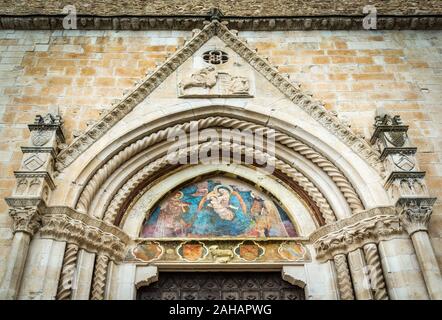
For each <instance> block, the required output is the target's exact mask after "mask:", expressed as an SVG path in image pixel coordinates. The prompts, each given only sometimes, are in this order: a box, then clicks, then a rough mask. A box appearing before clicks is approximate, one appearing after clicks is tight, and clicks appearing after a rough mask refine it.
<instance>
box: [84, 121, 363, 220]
mask: <svg viewBox="0 0 442 320" xmlns="http://www.w3.org/2000/svg"><path fill="white" fill-rule="evenodd" d="M209 127H224V128H231V129H239V130H250V131H251V132H257V131H259V132H262V133H263V134H264V135H269V134H272V136H274V137H275V141H276V142H279V143H281V144H282V145H284V146H286V147H288V148H290V149H292V150H294V151H295V152H297V153H299V154H301V155H302V156H304V157H305V158H306V159H308V160H310V161H311V162H313V163H314V164H316V165H317V166H318V167H320V168H321V169H322V170H323V171H324V172H325V173H327V175H328V176H329V177H330V178H331V179H332V180H333V182H335V183H336V186H337V187H338V188H339V190H340V191H341V192H342V194H343V196H344V197H345V199H346V200H347V202H348V204H349V206H350V208H351V209H352V211H353V212H354V213H357V212H359V211H362V210H364V206H363V204H362V202H361V200H360V198H359V196H358V194H357V193H356V191H355V189H354V188H353V186H352V185H351V183H350V182H349V181H348V180H347V178H346V177H345V176H344V174H343V173H342V172H341V171H340V170H339V169H338V168H337V167H336V166H335V165H333V164H332V163H331V162H330V161H329V160H328V159H326V158H325V157H324V156H322V155H321V154H320V153H318V152H317V151H315V150H314V149H312V148H311V147H309V146H307V145H306V144H304V143H302V142H300V141H299V140H297V139H295V138H293V137H290V136H288V135H286V134H284V133H282V132H275V131H274V130H273V129H271V128H268V127H265V126H262V125H259V124H254V123H250V122H247V121H243V120H238V119H234V118H229V117H209V118H205V119H200V120H198V121H192V122H186V123H183V124H178V125H176V126H173V127H170V128H166V129H163V130H160V131H158V132H155V133H152V134H150V135H148V136H146V137H144V138H141V139H139V140H138V141H136V142H134V143H133V144H131V145H129V146H127V147H126V148H124V149H123V150H121V151H120V152H119V153H118V154H116V155H115V156H114V157H113V158H111V159H110V160H109V161H108V162H107V163H106V164H104V166H103V167H101V168H100V169H99V170H98V171H97V172H96V174H95V175H94V176H93V177H92V178H91V180H89V182H88V184H87V185H86V187H85V188H84V189H83V192H82V193H81V195H80V198H79V201H78V204H77V209H78V210H80V211H83V212H87V209H88V207H89V204H90V203H91V201H92V199H93V197H94V196H95V195H96V193H97V192H98V190H99V188H100V186H101V185H102V184H103V182H104V181H106V179H107V178H108V177H109V176H110V175H111V174H112V173H113V172H114V171H115V170H116V169H117V168H118V167H120V166H121V165H122V164H123V163H124V162H126V161H127V160H128V159H130V158H132V157H133V156H134V155H136V154H137V153H139V152H141V151H143V150H146V149H147V148H148V147H150V146H152V145H154V144H156V143H159V142H161V141H164V140H166V139H167V137H168V136H169V135H173V134H174V133H178V132H189V131H190V130H192V129H195V128H198V129H199V130H201V129H206V128H209Z"/></svg>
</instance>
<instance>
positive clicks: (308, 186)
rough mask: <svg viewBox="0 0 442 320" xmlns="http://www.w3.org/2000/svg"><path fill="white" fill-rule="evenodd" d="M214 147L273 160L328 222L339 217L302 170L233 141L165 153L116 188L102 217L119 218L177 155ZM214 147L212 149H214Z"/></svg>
mask: <svg viewBox="0 0 442 320" xmlns="http://www.w3.org/2000/svg"><path fill="white" fill-rule="evenodd" d="M213 147H218V148H221V149H229V150H230V149H231V148H233V149H234V150H235V151H239V152H241V153H248V154H252V153H253V155H254V156H255V157H256V158H257V159H258V158H259V159H260V160H264V161H267V163H269V162H270V161H271V162H270V163H274V164H275V167H276V168H277V169H278V170H280V171H281V172H282V173H284V174H286V175H287V176H288V177H290V178H291V179H292V180H293V181H294V182H296V183H297V184H298V185H299V186H301V188H303V189H304V190H305V191H306V192H307V194H308V195H309V196H310V197H311V198H312V200H313V201H314V202H315V204H316V205H317V206H318V208H319V210H320V212H321V214H322V216H323V218H324V220H325V222H326V223H327V224H328V223H332V222H334V221H336V217H335V215H334V213H333V210H332V209H331V207H330V205H329V204H328V201H327V200H326V199H325V197H324V195H323V194H322V193H321V192H320V191H319V190H318V188H317V187H316V186H315V185H314V184H313V183H312V182H311V181H310V180H308V179H307V178H306V177H305V176H304V175H303V174H302V173H300V172H299V171H298V170H296V169H295V168H293V167H291V166H290V165H288V164H286V163H284V162H283V161H281V160H279V159H276V158H275V157H272V156H270V155H268V154H265V153H263V152H261V151H259V150H255V149H253V148H249V147H246V146H243V145H239V144H235V143H230V142H220V141H215V142H207V143H203V144H200V145H196V146H192V147H189V148H186V149H181V150H178V151H176V152H174V153H170V154H168V155H165V156H163V157H161V158H159V159H157V160H155V161H153V162H151V163H150V164H148V165H147V166H146V167H144V168H143V169H142V170H140V171H139V172H138V173H136V174H135V175H134V176H133V177H132V178H130V179H129V180H128V181H127V182H126V183H125V184H124V185H123V186H122V187H121V188H120V190H119V191H118V192H117V194H116V195H115V196H114V197H113V198H112V200H111V202H110V204H109V206H108V207H107V208H106V211H105V214H104V218H103V220H104V221H105V222H107V223H110V224H113V223H114V221H115V218H116V215H117V213H118V212H119V210H120V208H121V206H122V204H123V202H124V201H125V200H126V199H127V197H128V196H129V194H130V193H131V192H132V191H133V190H134V189H135V188H136V186H138V185H139V184H140V183H141V182H142V181H143V180H145V179H147V178H148V177H149V176H150V175H152V174H153V173H155V172H157V171H158V170H160V169H161V168H163V167H164V166H166V165H167V164H168V163H174V162H176V159H180V158H182V157H183V156H187V154H189V153H192V152H198V151H199V150H200V149H202V148H209V149H212V148H213ZM212 150H213V149H212Z"/></svg>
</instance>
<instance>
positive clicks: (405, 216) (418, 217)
mask: <svg viewBox="0 0 442 320" xmlns="http://www.w3.org/2000/svg"><path fill="white" fill-rule="evenodd" d="M433 203H434V201H432V200H429V199H427V200H423V199H410V200H408V201H405V202H403V203H402V204H401V205H400V208H401V209H400V210H401V212H400V221H401V223H402V225H403V226H404V229H405V230H407V232H408V233H409V234H410V235H411V234H413V233H415V232H417V231H427V230H428V223H429V221H430V218H431V213H432V212H433Z"/></svg>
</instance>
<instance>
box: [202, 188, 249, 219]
mask: <svg viewBox="0 0 442 320" xmlns="http://www.w3.org/2000/svg"><path fill="white" fill-rule="evenodd" d="M231 196H234V197H236V198H237V199H238V201H239V203H240V206H241V209H242V212H244V213H246V212H247V206H246V204H245V202H244V200H243V199H242V197H241V195H240V194H239V193H238V192H236V191H234V190H233V189H232V188H231V187H229V186H226V185H218V186H216V187H215V188H213V191H211V192H210V193H208V194H207V195H206V196H204V197H203V198H202V199H201V201H200V203H199V205H198V210H201V209H202V207H203V205H204V204H205V203H206V201H208V202H209V204H208V206H209V207H211V208H212V209H213V211H215V212H216V213H217V214H218V216H219V217H220V218H221V219H223V220H228V221H232V220H233V219H234V218H235V211H237V210H238V209H239V208H238V207H235V206H233V205H231V203H230V197H231Z"/></svg>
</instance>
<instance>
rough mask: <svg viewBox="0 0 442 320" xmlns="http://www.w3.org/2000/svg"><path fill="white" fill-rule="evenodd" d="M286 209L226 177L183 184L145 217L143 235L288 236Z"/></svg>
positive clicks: (291, 229)
mask: <svg viewBox="0 0 442 320" xmlns="http://www.w3.org/2000/svg"><path fill="white" fill-rule="evenodd" d="M293 235H295V231H294V229H293V225H292V224H291V222H290V220H289V219H288V217H287V215H286V214H285V213H284V212H283V210H281V211H280V210H279V209H278V208H277V206H276V205H275V203H274V202H273V201H271V200H270V199H267V198H264V196H260V195H258V193H257V192H254V191H253V190H252V189H251V188H250V187H248V186H245V185H241V184H238V183H235V182H230V181H229V180H227V179H224V178H217V179H207V180H204V181H200V182H197V183H193V184H190V185H187V186H185V187H182V188H180V190H179V191H177V192H174V193H172V194H171V195H169V196H168V197H166V199H164V200H163V201H162V202H161V203H160V204H159V205H157V206H156V207H155V208H154V209H153V211H152V213H151V214H150V215H148V216H147V217H146V220H145V222H144V225H143V229H142V231H141V236H142V237H146V238H149V237H193V238H203V237H207V238H210V237H287V236H293Z"/></svg>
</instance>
